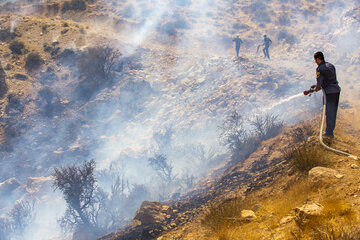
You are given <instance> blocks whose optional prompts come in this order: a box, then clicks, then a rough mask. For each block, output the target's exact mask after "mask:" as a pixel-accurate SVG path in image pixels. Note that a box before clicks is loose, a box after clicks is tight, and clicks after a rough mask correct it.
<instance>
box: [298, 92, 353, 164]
mask: <svg viewBox="0 0 360 240" xmlns="http://www.w3.org/2000/svg"><path fill="white" fill-rule="evenodd" d="M322 91H323V112H322V117H321V125H320V133H319V140H320V144H321V145H322V146H323V147H324V148H326V149H327V150H330V151H332V152H335V153H338V154H342V155H346V156H348V157H349V158H352V159H354V160H360V156H355V155H352V154H350V153H347V152H343V151H340V150H338V149H335V148H332V147H329V146H328V145H326V144H325V143H324V142H323V135H322V133H323V130H324V122H325V113H326V93H325V91H324V89H322ZM313 92H315V88H310V90H308V91H305V92H304V94H305V95H309V96H311V93H313Z"/></svg>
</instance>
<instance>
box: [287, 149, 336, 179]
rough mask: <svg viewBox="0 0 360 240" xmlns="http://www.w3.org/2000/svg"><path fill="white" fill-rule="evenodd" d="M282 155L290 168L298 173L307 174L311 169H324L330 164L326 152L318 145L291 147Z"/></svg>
mask: <svg viewBox="0 0 360 240" xmlns="http://www.w3.org/2000/svg"><path fill="white" fill-rule="evenodd" d="M283 154H284V157H285V158H286V159H287V160H288V161H289V162H290V164H291V166H292V167H294V168H295V169H297V170H298V171H300V172H308V171H309V170H310V169H312V168H313V167H318V166H323V167H325V166H327V165H328V164H329V163H330V161H329V159H330V156H329V154H328V152H327V151H325V150H324V149H323V147H322V146H320V145H319V144H315V145H302V146H299V147H293V148H290V149H288V150H286V151H285V152H284V153H283Z"/></svg>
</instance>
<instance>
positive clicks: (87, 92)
mask: <svg viewBox="0 0 360 240" xmlns="http://www.w3.org/2000/svg"><path fill="white" fill-rule="evenodd" d="M120 56H121V53H120V51H119V50H117V49H113V48H111V47H95V48H88V49H87V50H86V51H85V52H83V53H82V54H81V55H80V58H79V60H78V63H77V67H78V71H79V75H80V84H79V86H78V88H77V91H78V93H79V94H80V97H82V98H86V99H89V98H90V97H91V96H92V95H93V94H94V93H95V92H96V91H98V90H99V89H100V88H102V87H104V86H105V85H106V84H108V83H109V82H110V80H111V78H110V73H111V71H112V70H113V67H114V65H115V63H116V62H117V61H118V59H119V58H120Z"/></svg>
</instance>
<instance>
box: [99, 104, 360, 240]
mask: <svg viewBox="0 0 360 240" xmlns="http://www.w3.org/2000/svg"><path fill="white" fill-rule="evenodd" d="M358 111H359V110H358V109H341V116H340V119H339V120H340V122H341V123H340V124H339V128H338V130H337V133H338V137H337V138H336V140H330V141H329V140H327V141H326V143H327V144H330V145H331V146H332V147H334V148H337V149H340V150H342V151H346V152H351V153H352V154H357V155H359V154H360V148H358V142H359V140H360V128H359V126H354V125H353V124H352V123H351V122H352V121H351V118H352V116H353V115H354V114H356V113H357V112H358ZM314 121H315V122H316V123H318V122H319V119H318V118H316V119H314ZM317 127H318V126H317V125H315V124H314V123H310V122H304V123H301V124H297V125H294V126H290V127H287V128H285V129H284V130H283V132H282V134H280V135H279V136H277V137H275V138H273V139H270V140H268V141H265V142H263V144H262V145H261V146H260V147H259V148H258V149H257V151H256V152H254V153H253V154H251V155H250V156H249V158H247V159H246V160H245V161H244V162H242V163H238V164H234V165H233V166H232V167H230V168H229V169H227V170H226V171H224V173H222V174H220V175H219V176H217V177H216V178H212V179H206V180H204V181H203V182H202V183H201V184H199V186H198V187H197V189H196V190H193V191H191V192H189V193H188V194H187V196H185V197H184V198H183V199H182V200H180V201H176V202H173V201H172V202H171V201H170V202H169V201H168V202H163V203H162V204H161V203H159V202H143V204H142V205H141V206H140V208H139V209H138V211H137V213H136V214H135V217H134V219H133V220H132V223H131V225H129V226H127V227H126V228H123V229H119V231H118V233H113V234H109V235H107V236H104V237H103V238H100V239H111V240H120V239H269V238H271V239H293V238H298V239H325V237H327V236H331V237H334V238H335V239H356V238H357V237H358V236H359V234H360V232H359V229H358V228H357V224H358V222H359V219H358V217H357V215H358V212H359V210H360V208H359V203H360V202H359V198H358V192H359V189H358V187H357V183H358V182H359V181H360V179H359V177H358V170H359V162H358V160H356V159H352V158H349V157H346V156H341V155H338V154H335V153H332V152H328V151H325V150H323V149H322V147H321V146H319V143H318V138H317V135H318V131H317V130H316V128H317ZM299 150H301V152H300V153H301V154H299V155H297V156H296V157H297V158H296V157H295V158H294V155H292V156H290V157H289V153H294V152H297V151H299ZM298 153H299V152H298ZM295 155H296V154H295ZM341 237H342V238H341Z"/></svg>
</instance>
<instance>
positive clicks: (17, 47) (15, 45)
mask: <svg viewBox="0 0 360 240" xmlns="http://www.w3.org/2000/svg"><path fill="white" fill-rule="evenodd" d="M9 49H10V50H11V53H13V54H18V55H21V54H23V50H24V43H23V42H20V41H17V40H15V41H12V42H11V43H10V46H9Z"/></svg>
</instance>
